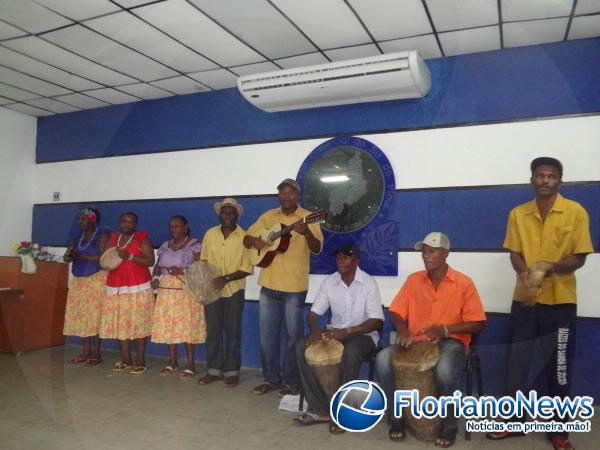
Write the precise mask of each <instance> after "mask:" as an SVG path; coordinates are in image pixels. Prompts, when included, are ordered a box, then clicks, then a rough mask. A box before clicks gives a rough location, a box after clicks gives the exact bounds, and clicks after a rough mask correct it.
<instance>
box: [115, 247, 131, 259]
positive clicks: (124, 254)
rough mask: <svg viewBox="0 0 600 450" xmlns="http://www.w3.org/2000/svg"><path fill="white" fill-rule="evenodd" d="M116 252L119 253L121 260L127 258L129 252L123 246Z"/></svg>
mask: <svg viewBox="0 0 600 450" xmlns="http://www.w3.org/2000/svg"><path fill="white" fill-rule="evenodd" d="M118 254H119V258H121V259H123V260H125V259H129V255H130V253H129V252H128V251H127V250H125V249H124V248H121V249H119V251H118Z"/></svg>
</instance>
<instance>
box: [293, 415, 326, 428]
mask: <svg viewBox="0 0 600 450" xmlns="http://www.w3.org/2000/svg"><path fill="white" fill-rule="evenodd" d="M292 420H293V421H294V423H295V424H297V425H301V426H309V425H316V424H318V423H328V422H329V417H320V416H319V415H318V414H314V413H308V412H307V413H306V414H302V415H300V416H297V417H294V418H293V419H292Z"/></svg>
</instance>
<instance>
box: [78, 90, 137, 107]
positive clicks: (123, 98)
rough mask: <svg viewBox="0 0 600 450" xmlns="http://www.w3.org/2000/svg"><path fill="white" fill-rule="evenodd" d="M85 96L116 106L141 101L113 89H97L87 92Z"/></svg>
mask: <svg viewBox="0 0 600 450" xmlns="http://www.w3.org/2000/svg"><path fill="white" fill-rule="evenodd" d="M84 94H86V95H89V96H90V97H94V98H97V99H98V100H102V101H105V102H107V103H112V104H114V105H117V104H119V103H131V102H137V101H139V98H136V97H134V96H132V95H129V94H125V93H124V92H119V91H117V90H116V89H112V88H104V89H95V90H93V91H86V92H84Z"/></svg>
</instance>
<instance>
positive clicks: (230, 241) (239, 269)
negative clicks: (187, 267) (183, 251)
mask: <svg viewBox="0 0 600 450" xmlns="http://www.w3.org/2000/svg"><path fill="white" fill-rule="evenodd" d="M214 210H215V213H216V214H217V215H218V216H219V221H220V222H221V224H220V225H217V226H215V227H212V228H210V229H208V231H207V232H206V234H205V235H204V239H202V250H201V253H200V259H201V260H202V261H208V262H209V263H211V264H212V265H213V266H215V267H216V268H217V270H218V271H219V273H220V275H219V276H218V277H216V278H215V279H214V280H213V284H214V285H215V287H216V288H217V289H220V290H221V297H220V298H219V299H218V300H217V301H216V302H214V303H211V304H210V305H206V306H205V307H204V315H205V318H206V330H207V336H206V359H207V361H206V362H207V366H208V373H207V374H206V375H205V376H204V377H202V378H200V380H198V383H200V384H209V383H212V382H213V381H216V380H219V379H220V378H221V377H222V376H223V375H225V387H226V388H233V387H236V386H237V385H238V383H239V381H240V378H239V371H240V366H241V344H242V342H241V339H242V311H243V309H244V289H245V288H246V277H247V276H248V275H249V274H250V273H252V266H251V265H250V259H249V256H248V251H247V250H246V249H245V248H244V246H243V244H242V242H243V240H244V236H245V235H246V232H245V231H244V229H243V228H242V227H240V226H239V225H238V224H237V220H238V219H239V217H240V216H241V215H242V213H243V212H244V208H243V206H242V205H240V204H239V203H238V202H237V201H236V200H235V199H234V198H231V197H228V198H225V199H224V200H223V201H222V202H217V203H215V204H214ZM223 333H224V334H225V336H226V338H227V339H226V341H225V345H223V338H224V337H223Z"/></svg>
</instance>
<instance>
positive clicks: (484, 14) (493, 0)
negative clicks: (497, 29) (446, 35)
mask: <svg viewBox="0 0 600 450" xmlns="http://www.w3.org/2000/svg"><path fill="white" fill-rule="evenodd" d="M427 6H428V8H429V12H430V13H431V18H432V20H433V25H434V26H435V29H436V30H437V31H450V30H459V29H461V28H474V27H481V26H485V25H494V24H497V23H498V22H499V16H498V1H497V0H427Z"/></svg>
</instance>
